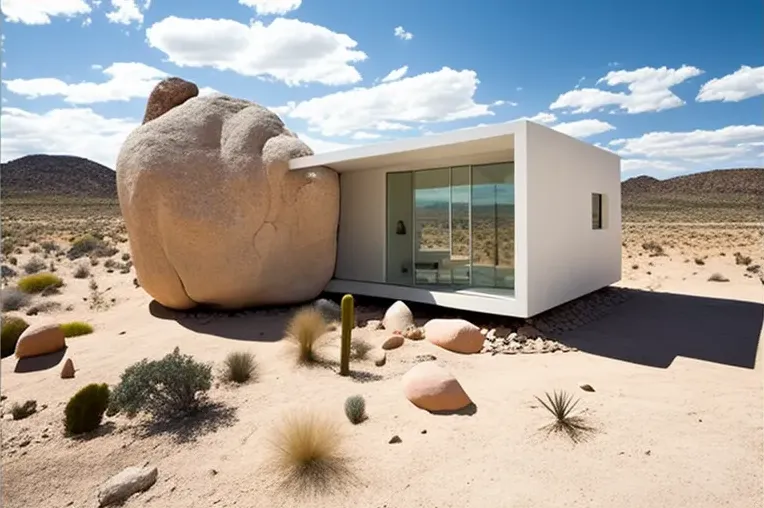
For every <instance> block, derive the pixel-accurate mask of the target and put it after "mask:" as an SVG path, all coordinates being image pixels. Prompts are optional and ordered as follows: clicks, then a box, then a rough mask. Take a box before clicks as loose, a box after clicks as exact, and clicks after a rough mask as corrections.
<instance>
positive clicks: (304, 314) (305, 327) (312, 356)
mask: <svg viewBox="0 0 764 508" xmlns="http://www.w3.org/2000/svg"><path fill="white" fill-rule="evenodd" d="M325 332H326V321H324V317H323V316H322V315H321V313H320V312H319V311H318V310H316V309H314V308H312V307H305V308H303V309H300V310H299V311H297V313H296V314H295V315H294V316H293V317H292V319H291V320H290V321H289V324H288V325H287V338H288V339H289V340H290V341H291V342H292V343H293V344H294V345H295V351H296V352H297V361H298V363H304V364H309V363H315V362H316V361H318V356H317V349H318V346H319V344H320V341H321V340H322V339H323V337H324V333H325Z"/></svg>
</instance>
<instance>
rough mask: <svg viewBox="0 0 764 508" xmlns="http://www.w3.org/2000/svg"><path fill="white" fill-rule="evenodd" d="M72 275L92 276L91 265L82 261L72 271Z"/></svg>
mask: <svg viewBox="0 0 764 508" xmlns="http://www.w3.org/2000/svg"><path fill="white" fill-rule="evenodd" d="M72 277H74V278H75V279H87V278H88V277H90V267H89V266H88V265H86V264H84V263H80V264H79V265H77V267H76V268H75V269H74V272H72Z"/></svg>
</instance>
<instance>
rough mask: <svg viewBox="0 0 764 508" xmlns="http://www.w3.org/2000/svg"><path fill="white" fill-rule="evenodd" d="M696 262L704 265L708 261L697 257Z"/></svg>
mask: <svg viewBox="0 0 764 508" xmlns="http://www.w3.org/2000/svg"><path fill="white" fill-rule="evenodd" d="M695 264H696V265H698V266H703V265H705V264H706V261H705V260H704V259H703V258H695Z"/></svg>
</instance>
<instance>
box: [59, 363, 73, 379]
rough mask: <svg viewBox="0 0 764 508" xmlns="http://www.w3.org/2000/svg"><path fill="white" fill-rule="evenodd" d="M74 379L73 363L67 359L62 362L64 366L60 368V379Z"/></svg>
mask: <svg viewBox="0 0 764 508" xmlns="http://www.w3.org/2000/svg"><path fill="white" fill-rule="evenodd" d="M73 377H74V362H73V361H72V359H71V358H67V359H66V361H65V362H64V366H63V367H61V379H71V378H73Z"/></svg>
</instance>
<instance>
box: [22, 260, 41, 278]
mask: <svg viewBox="0 0 764 508" xmlns="http://www.w3.org/2000/svg"><path fill="white" fill-rule="evenodd" d="M22 268H23V269H24V273H26V274H28V275H31V274H33V273H37V272H41V271H42V270H45V261H43V260H42V259H40V258H38V257H37V256H34V257H32V259H30V260H29V261H27V262H26V264H24V266H22Z"/></svg>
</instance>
